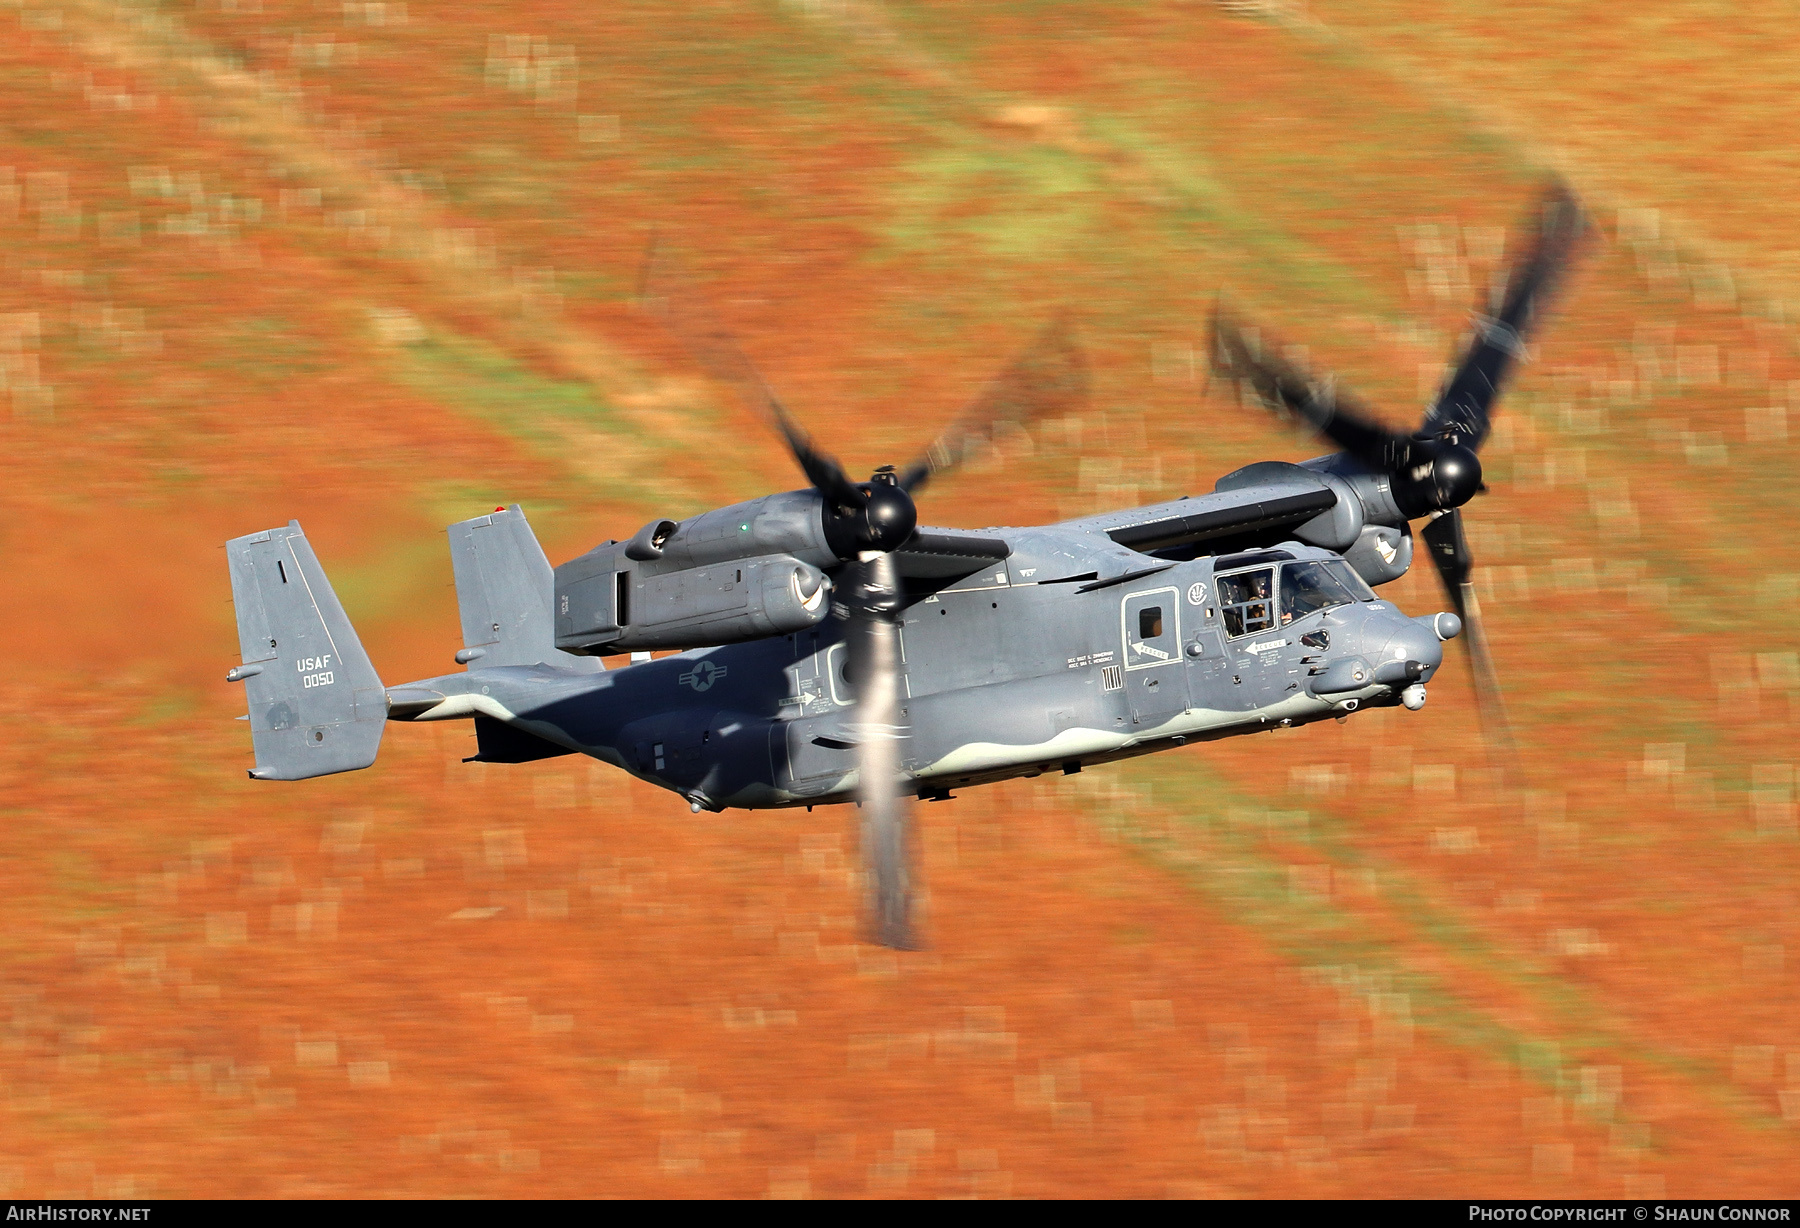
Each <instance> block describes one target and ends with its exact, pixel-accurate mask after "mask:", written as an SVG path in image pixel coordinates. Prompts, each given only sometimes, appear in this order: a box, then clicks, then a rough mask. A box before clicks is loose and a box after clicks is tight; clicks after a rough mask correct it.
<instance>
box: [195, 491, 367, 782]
mask: <svg viewBox="0 0 1800 1228" xmlns="http://www.w3.org/2000/svg"><path fill="white" fill-rule="evenodd" d="M225 552H226V557H227V559H228V560H229V563H230V567H231V600H232V603H233V605H235V606H236V608H237V624H238V647H239V652H240V654H241V656H242V659H243V664H242V665H240V666H238V667H237V668H236V669H234V670H232V671H231V673H230V674H229V675H227V677H228V679H229V680H230V681H232V682H242V683H243V684H244V690H245V693H246V695H247V696H248V698H249V707H250V715H249V720H250V739H251V742H252V743H253V745H254V746H255V748H256V767H254V768H252V769H251V771H250V775H251V776H252V777H254V778H255V779H257V780H305V779H307V778H309V777H312V776H329V775H331V774H332V773H334V772H350V771H355V770H356V769H357V768H365V767H368V766H369V765H370V764H371V763H373V762H375V752H376V750H377V749H378V748H379V747H380V745H381V732H382V729H383V728H384V726H385V724H386V722H387V692H386V691H384V690H383V689H382V686H381V679H380V678H378V677H377V676H376V674H375V667H374V666H373V665H372V664H370V662H369V655H368V654H367V653H366V652H364V651H363V646H362V642H361V641H360V640H358V639H357V638H356V631H355V630H354V629H353V628H352V627H351V626H350V620H349V618H348V617H346V616H345V614H344V607H343V606H342V605H340V604H339V603H338V599H337V594H336V593H334V592H332V591H331V585H330V583H328V582H327V581H326V579H325V572H324V570H323V569H322V568H320V566H319V560H318V558H317V557H316V556H315V555H314V554H313V551H312V546H311V545H310V544H309V543H308V542H307V540H306V534H305V533H303V532H302V531H301V529H300V522H299V521H297V520H294V521H289V522H288V525H287V527H286V528H282V529H270V530H268V531H266V532H263V533H252V534H250V535H249V536H247V537H238V538H234V539H232V540H231V541H229V542H227V543H226V544H225Z"/></svg>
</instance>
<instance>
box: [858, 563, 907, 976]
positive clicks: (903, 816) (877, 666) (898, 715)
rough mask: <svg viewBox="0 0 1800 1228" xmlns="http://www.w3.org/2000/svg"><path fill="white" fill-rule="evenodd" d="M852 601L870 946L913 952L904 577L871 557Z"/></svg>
mask: <svg viewBox="0 0 1800 1228" xmlns="http://www.w3.org/2000/svg"><path fill="white" fill-rule="evenodd" d="M858 572H859V574H858V576H857V579H856V581H855V583H854V584H853V586H852V588H851V592H850V600H849V603H848V604H849V613H850V627H849V631H850V634H849V639H848V645H849V647H848V651H849V661H848V664H849V667H850V669H849V674H850V682H851V685H852V686H853V687H855V689H856V726H857V728H856V732H857V774H858V782H859V783H858V786H857V795H858V799H859V800H860V802H861V804H862V849H863V861H864V864H865V865H866V866H867V867H868V872H869V896H870V899H869V910H870V920H869V929H870V934H869V936H870V939H871V940H872V941H874V942H878V943H880V944H881V945H883V946H888V947H894V948H896V949H898V950H903V951H909V950H915V949H917V947H918V945H919V944H918V940H917V936H916V935H915V934H914V932H913V927H912V871H911V826H912V804H913V801H912V790H911V789H910V788H909V787H908V782H907V781H906V778H905V774H904V770H903V768H902V766H901V763H902V760H903V758H904V748H905V745H906V739H907V738H908V737H910V736H911V727H910V724H909V723H908V721H907V718H906V716H905V715H904V707H905V699H904V696H903V694H902V690H901V688H902V683H901V664H900V621H899V617H900V616H899V603H900V576H899V569H898V568H897V567H896V566H895V563H894V556H893V555H891V554H875V555H871V556H869V557H866V558H865V559H864V560H863V562H862V563H861V564H860V565H859V568H858Z"/></svg>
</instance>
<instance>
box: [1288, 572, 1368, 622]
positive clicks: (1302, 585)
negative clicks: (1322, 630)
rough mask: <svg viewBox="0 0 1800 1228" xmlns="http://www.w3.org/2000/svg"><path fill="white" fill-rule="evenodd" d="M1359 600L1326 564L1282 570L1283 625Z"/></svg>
mask: <svg viewBox="0 0 1800 1228" xmlns="http://www.w3.org/2000/svg"><path fill="white" fill-rule="evenodd" d="M1355 600H1357V597H1356V594H1355V593H1353V592H1351V591H1350V588H1349V586H1348V585H1346V584H1345V583H1344V581H1343V578H1342V577H1341V576H1339V575H1337V574H1336V573H1335V570H1334V569H1333V568H1332V567H1331V566H1330V565H1329V564H1326V563H1289V564H1287V565H1286V566H1284V567H1283V568H1282V569H1281V625H1282V626H1284V627H1285V626H1287V624H1289V623H1291V622H1293V621H1294V620H1295V619H1296V618H1305V617H1306V616H1307V615H1308V614H1316V613H1318V612H1319V611H1320V610H1328V609H1330V608H1331V607H1332V606H1334V605H1349V604H1350V603H1351V602H1353V601H1355Z"/></svg>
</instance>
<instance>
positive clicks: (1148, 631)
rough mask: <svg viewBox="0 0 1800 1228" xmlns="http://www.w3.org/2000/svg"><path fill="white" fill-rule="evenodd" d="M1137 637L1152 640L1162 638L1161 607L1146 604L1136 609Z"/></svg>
mask: <svg viewBox="0 0 1800 1228" xmlns="http://www.w3.org/2000/svg"><path fill="white" fill-rule="evenodd" d="M1138 638H1139V639H1140V640H1154V639H1161V638H1162V607H1161V606H1159V605H1153V606H1146V607H1145V608H1144V609H1141V610H1139V611H1138Z"/></svg>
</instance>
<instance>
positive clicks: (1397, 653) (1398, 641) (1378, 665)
mask: <svg viewBox="0 0 1800 1228" xmlns="http://www.w3.org/2000/svg"><path fill="white" fill-rule="evenodd" d="M1452 617H1454V616H1452ZM1460 629H1461V628H1458V630H1460ZM1443 663H1444V647H1443V642H1442V641H1441V640H1439V639H1438V635H1437V631H1436V629H1435V628H1433V627H1430V626H1428V625H1427V620H1425V619H1411V618H1409V619H1407V620H1406V621H1405V622H1404V623H1402V624H1401V625H1400V626H1398V627H1395V628H1394V631H1393V634H1392V635H1390V636H1389V637H1388V642H1387V647H1386V648H1384V649H1382V651H1381V653H1380V654H1379V655H1378V656H1376V657H1375V659H1374V665H1375V681H1377V682H1382V683H1386V684H1387V685H1389V686H1394V685H1396V684H1397V685H1400V686H1405V685H1408V684H1410V683H1414V682H1423V681H1425V680H1426V679H1427V678H1429V677H1430V676H1431V673H1432V671H1433V670H1435V669H1437V667H1438V666H1440V665H1442V664H1443Z"/></svg>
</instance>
